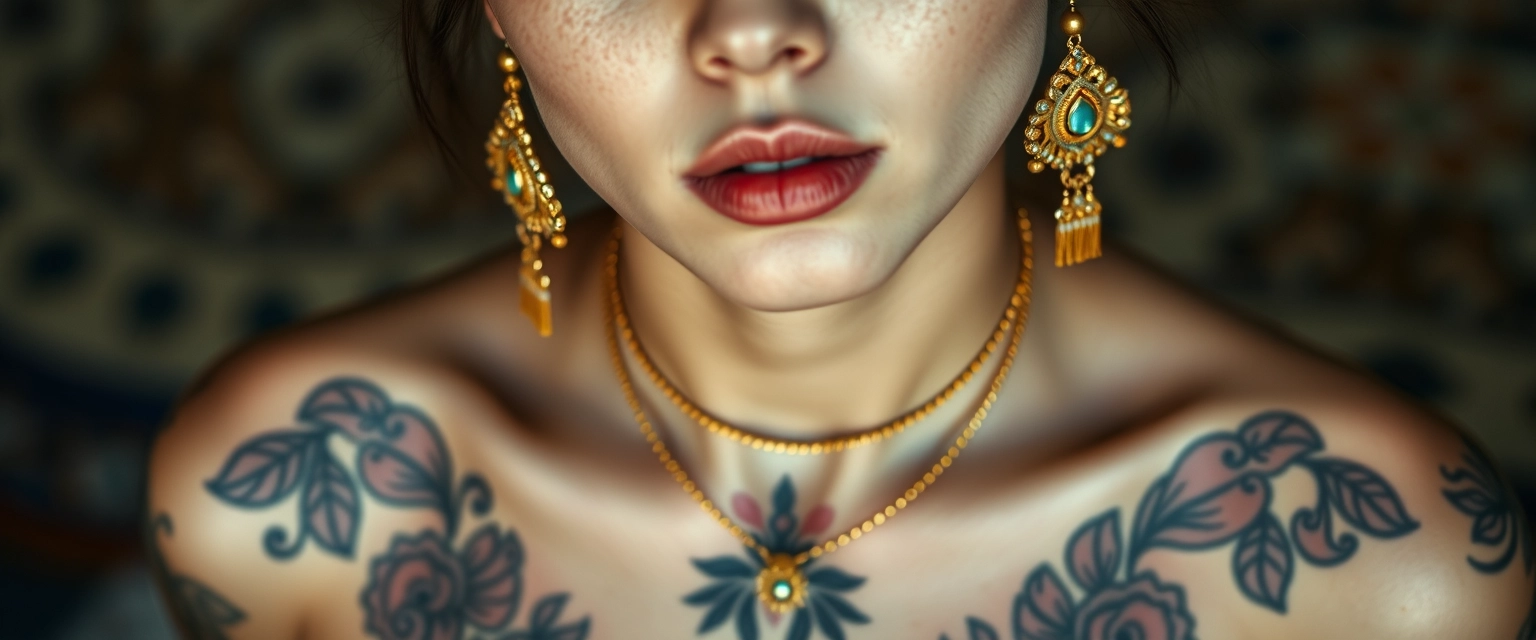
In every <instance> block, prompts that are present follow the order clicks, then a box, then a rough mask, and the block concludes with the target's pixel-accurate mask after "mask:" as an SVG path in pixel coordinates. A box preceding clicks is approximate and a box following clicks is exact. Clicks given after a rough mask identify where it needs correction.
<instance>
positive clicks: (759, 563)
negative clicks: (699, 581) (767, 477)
mask: <svg viewBox="0 0 1536 640" xmlns="http://www.w3.org/2000/svg"><path fill="white" fill-rule="evenodd" d="M772 502H773V511H772V512H771V513H770V514H768V515H767V517H766V518H764V521H763V530H762V531H751V532H750V533H751V535H752V539H753V540H756V541H757V543H758V544H761V545H763V546H764V547H765V548H767V549H768V550H769V551H770V552H772V553H785V554H791V555H793V554H797V553H800V552H802V551H805V550H807V549H810V548H811V547H813V546H815V545H816V543H815V542H814V541H812V540H807V539H804V538H801V537H800V535H799V534H800V517H799V516H797V515H795V512H794V509H795V502H796V496H795V487H794V484H793V483H792V482H791V480H790V478H789V476H788V475H787V474H786V475H785V476H783V477H782V478H780V479H779V482H778V483H777V484H775V485H774V489H773V494H772ZM781 521H782V522H784V523H787V524H786V526H783V527H779V526H777V524H778V523H780V522H781ZM743 549H744V550H745V555H746V559H742V558H741V557H738V556H716V557H713V558H692V559H690V560H691V562H692V563H693V566H694V568H695V569H698V570H699V572H700V573H703V574H704V575H706V576H708V577H710V578H712V579H713V582H710V583H709V584H706V585H704V586H703V587H700V588H699V589H696V590H694V591H693V592H691V593H688V594H687V595H685V596H683V604H686V605H688V606H690V607H704V608H705V612H704V616H703V618H701V619H700V620H699V626H698V628H697V629H696V630H695V634H696V635H704V634H706V633H709V632H711V631H714V630H715V629H717V628H719V627H721V626H723V625H724V624H725V623H726V622H728V621H730V620H731V619H732V618H734V619H735V621H736V635H737V637H738V638H739V639H740V640H757V638H758V635H759V633H760V632H759V629H758V626H757V609H758V606H759V603H758V598H757V586H756V580H757V574H758V571H760V570H761V569H762V567H763V560H762V558H761V557H760V556H759V555H758V553H757V551H756V550H754V549H752V548H751V547H743ZM800 570H801V571H802V572H803V573H804V574H805V578H806V582H807V590H806V591H807V592H806V606H804V607H801V608H799V609H796V610H795V612H794V614H793V615H792V616H791V617H790V621H789V629H788V631H787V633H786V635H785V640H807V639H808V638H810V637H811V632H812V631H813V629H819V630H820V631H821V633H822V635H824V636H826V637H827V638H829V639H831V640H842V639H843V638H845V637H846V634H845V633H844V631H843V623H844V622H847V623H850V624H868V623H869V621H870V619H869V616H867V615H865V614H864V612H862V611H860V610H859V609H858V608H857V607H855V606H854V605H853V604H852V603H850V602H848V601H847V600H846V599H844V598H843V597H842V596H841V595H838V594H840V593H847V592H849V591H854V590H856V589H858V588H859V587H861V586H863V584H864V581H865V578H863V577H859V576H853V575H850V574H848V573H845V572H844V571H843V570H841V569H838V568H836V567H831V566H825V565H822V566H820V567H819V568H818V567H817V561H816V560H811V561H809V562H807V563H805V564H804V565H801V567H800ZM738 598H739V600H738Z"/></svg>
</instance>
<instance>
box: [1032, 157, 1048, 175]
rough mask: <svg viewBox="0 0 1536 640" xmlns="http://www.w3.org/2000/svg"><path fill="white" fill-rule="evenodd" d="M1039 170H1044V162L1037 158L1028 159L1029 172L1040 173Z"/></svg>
mask: <svg viewBox="0 0 1536 640" xmlns="http://www.w3.org/2000/svg"><path fill="white" fill-rule="evenodd" d="M1041 171H1045V163H1044V162H1041V161H1039V160H1030V161H1029V172H1030V173H1040V172H1041Z"/></svg>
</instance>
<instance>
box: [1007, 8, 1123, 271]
mask: <svg viewBox="0 0 1536 640" xmlns="http://www.w3.org/2000/svg"><path fill="white" fill-rule="evenodd" d="M1061 30H1062V31H1065V32H1066V34H1067V57H1066V58H1065V59H1063V60H1062V61H1061V66H1060V67H1058V68H1057V72H1056V74H1055V75H1053V76H1051V80H1050V83H1049V84H1048V85H1047V89H1046V92H1045V98H1043V99H1041V100H1040V101H1039V102H1037V103H1035V112H1034V113H1032V114H1030V116H1029V128H1027V129H1025V130H1024V150H1025V151H1027V152H1028V153H1029V155H1031V156H1033V157H1034V159H1033V160H1030V162H1029V170H1030V171H1031V172H1033V173H1040V172H1041V171H1045V168H1046V167H1050V168H1052V169H1056V170H1058V171H1061V186H1062V192H1061V207H1060V208H1058V209H1056V266H1058V267H1065V266H1071V265H1074V264H1077V263H1079V262H1086V261H1088V260H1092V259H1094V258H1097V257H1099V256H1100V255H1103V252H1104V251H1103V248H1104V247H1103V244H1102V242H1101V240H1100V237H1099V227H1100V224H1099V214H1100V213H1101V212H1102V210H1103V207H1102V206H1101V205H1100V204H1099V201H1098V199H1097V198H1095V197H1094V195H1093V185H1092V184H1091V182H1092V180H1093V176H1094V173H1095V171H1094V166H1093V159H1094V158H1095V157H1097V156H1102V155H1104V152H1105V151H1107V150H1109V147H1110V146H1111V145H1112V146H1114V147H1117V148H1118V147H1123V146H1125V135H1124V133H1125V130H1126V129H1128V128H1130V126H1131V100H1130V98H1129V97H1128V96H1127V95H1126V92H1125V87H1122V86H1120V83H1119V81H1117V80H1115V79H1114V78H1112V77H1109V75H1108V73H1106V72H1105V71H1104V67H1101V66H1099V65H1098V64H1097V63H1096V62H1095V61H1094V58H1093V56H1091V55H1089V54H1088V52H1087V51H1084V50H1083V46H1082V44H1083V35H1082V33H1083V15H1082V14H1080V13H1078V12H1077V3H1076V1H1075V0H1074V1H1073V2H1072V3H1071V6H1069V7H1068V8H1067V12H1066V13H1064V14H1062V16H1061ZM1079 166H1080V167H1081V171H1079V172H1074V171H1073V170H1074V169H1077V168H1078V167H1079Z"/></svg>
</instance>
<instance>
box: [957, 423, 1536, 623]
mask: <svg viewBox="0 0 1536 640" xmlns="http://www.w3.org/2000/svg"><path fill="white" fill-rule="evenodd" d="M1213 442H1220V443H1227V444H1230V445H1232V446H1233V447H1234V448H1232V449H1228V450H1222V451H1221V452H1220V461H1221V463H1222V464H1224V465H1226V466H1227V467H1228V468H1229V469H1232V470H1234V471H1242V470H1243V469H1245V467H1248V465H1249V464H1250V463H1254V464H1257V465H1259V466H1258V468H1256V469H1252V470H1248V471H1243V472H1241V473H1237V474H1236V475H1234V477H1233V478H1232V479H1231V480H1228V481H1226V482H1223V483H1222V484H1220V485H1218V486H1216V487H1213V488H1212V489H1210V490H1208V491H1206V492H1205V493H1203V494H1201V495H1198V496H1194V497H1193V498H1191V499H1189V500H1187V501H1186V502H1185V503H1184V504H1183V505H1181V506H1179V507H1178V508H1177V509H1174V510H1173V511H1169V508H1168V507H1169V505H1170V504H1173V502H1174V501H1176V500H1179V499H1181V498H1183V496H1181V495H1178V493H1177V492H1178V491H1181V490H1182V487H1177V488H1173V489H1171V490H1170V488H1169V484H1170V483H1171V482H1172V480H1173V478H1174V477H1176V474H1177V472H1178V471H1179V470H1180V469H1181V465H1183V464H1184V463H1185V461H1186V460H1188V458H1189V456H1190V455H1192V454H1193V453H1194V452H1195V451H1196V450H1197V449H1199V448H1200V447H1202V446H1206V445H1209V444H1210V443H1213ZM1282 446H1284V447H1287V448H1288V451H1287V453H1288V454H1289V457H1288V458H1287V459H1284V460H1279V461H1278V462H1277V461H1276V460H1275V459H1272V458H1271V456H1272V455H1273V454H1274V453H1275V452H1276V451H1277V450H1278V448H1279V447H1282ZM1323 449H1324V444H1323V440H1322V436H1321V434H1319V433H1318V431H1317V429H1316V428H1315V427H1314V426H1313V425H1312V424H1311V423H1310V422H1308V421H1307V420H1306V419H1305V418H1302V417H1301V416H1299V415H1297V414H1294V413H1291V412H1288V411H1284V410H1273V411H1265V412H1262V413H1259V414H1256V415H1254V416H1253V417H1250V418H1248V419H1247V420H1245V421H1243V423H1242V424H1241V425H1239V427H1238V428H1237V429H1236V430H1235V431H1233V432H1220V433H1213V434H1208V435H1205V436H1202V437H1200V438H1197V439H1195V440H1194V441H1193V442H1191V443H1189V444H1188V445H1186V446H1185V447H1184V448H1183V449H1181V450H1180V452H1179V454H1178V455H1177V456H1176V457H1175V460H1174V464H1173V465H1172V467H1171V468H1170V470H1169V471H1168V472H1166V473H1164V474H1162V475H1160V476H1158V477H1157V478H1156V479H1155V480H1153V481H1152V483H1151V484H1150V485H1149V486H1148V488H1147V490H1146V492H1145V493H1143V494H1142V496H1141V498H1140V499H1139V500H1138V502H1137V507H1136V516H1135V518H1134V519H1133V520H1132V521H1131V535H1130V541H1129V543H1128V544H1126V552H1125V553H1124V558H1125V576H1126V578H1125V582H1124V583H1123V584H1130V583H1132V582H1134V581H1136V580H1140V579H1143V578H1145V579H1148V580H1150V581H1151V583H1152V585H1153V587H1154V589H1155V590H1157V591H1158V592H1166V593H1169V594H1173V596H1174V597H1175V600H1176V602H1178V603H1180V609H1179V612H1180V613H1181V614H1182V615H1184V616H1185V617H1186V618H1187V620H1188V622H1189V636H1188V637H1189V638H1193V637H1194V623H1195V621H1194V619H1193V617H1192V616H1189V615H1188V607H1187V602H1188V601H1187V600H1186V599H1185V598H1184V595H1185V593H1184V589H1183V587H1182V586H1181V585H1177V584H1172V583H1163V582H1162V581H1161V580H1160V579H1159V578H1158V577H1157V575H1156V573H1154V572H1152V571H1138V570H1137V565H1138V564H1139V561H1140V559H1141V557H1142V555H1143V554H1144V553H1145V552H1146V551H1148V550H1150V549H1152V548H1156V547H1164V548H1170V549H1175V550H1203V549H1211V548H1214V547H1218V546H1222V545H1225V544H1227V543H1229V542H1232V541H1234V540H1236V541H1237V543H1236V544H1235V545H1233V546H1234V549H1233V556H1232V571H1233V577H1234V580H1235V581H1236V582H1237V586H1238V589H1239V591H1240V592H1241V593H1243V595H1244V597H1246V598H1247V599H1248V600H1250V601H1252V602H1254V603H1256V604H1259V605H1261V606H1263V607H1265V608H1268V609H1270V610H1272V611H1275V612H1276V613H1277V614H1280V615H1284V614H1285V613H1286V610H1287V605H1286V595H1287V593H1288V592H1289V589H1290V585H1291V582H1292V579H1293V578H1294V571H1295V560H1294V555H1300V556H1301V557H1302V558H1303V559H1305V560H1306V561H1307V562H1309V563H1310V564H1312V565H1314V566H1319V567H1330V566H1336V565H1338V564H1340V563H1342V562H1344V561H1345V560H1347V559H1348V558H1349V557H1350V556H1351V555H1353V554H1354V552H1355V550H1356V549H1357V548H1358V547H1359V539H1358V537H1357V536H1356V535H1355V534H1353V533H1349V532H1345V533H1343V534H1342V535H1340V536H1338V537H1335V535H1334V531H1333V513H1334V512H1335V511H1338V512H1339V516H1340V517H1341V518H1342V519H1343V520H1344V521H1345V522H1346V523H1348V524H1349V525H1350V526H1351V527H1353V528H1354V529H1355V530H1356V531H1358V532H1360V533H1363V534H1365V535H1368V536H1371V537H1374V538H1378V539H1383V540H1387V539H1395V538H1400V537H1402V536H1405V535H1408V534H1410V533H1412V532H1414V531H1416V530H1418V529H1419V527H1420V523H1419V522H1418V521H1417V520H1415V519H1413V518H1412V517H1411V516H1410V515H1409V514H1408V511H1407V509H1406V507H1405V506H1404V504H1403V501H1402V498H1401V496H1399V495H1398V494H1397V491H1396V489H1395V488H1393V487H1392V486H1391V484H1390V483H1388V482H1387V481H1386V480H1385V479H1384V478H1382V477H1381V475H1380V474H1378V473H1376V472H1375V471H1374V470H1372V469H1370V468H1369V467H1366V466H1365V465H1362V464H1359V463H1357V462H1354V461H1352V460H1346V459H1343V458H1319V457H1315V455H1316V454H1318V453H1320V452H1322V451H1323ZM1297 465H1299V466H1301V467H1303V468H1305V469H1306V470H1307V471H1308V472H1309V474H1310V475H1311V476H1312V478H1313V481H1314V483H1315V492H1316V496H1317V498H1316V502H1315V503H1314V506H1313V507H1310V508H1308V507H1303V508H1301V509H1298V510H1297V512H1296V513H1295V514H1293V517H1292V518H1291V526H1290V529H1289V530H1287V529H1286V527H1285V526H1284V523H1283V521H1282V520H1281V519H1280V518H1279V517H1277V516H1276V515H1275V514H1274V512H1273V509H1272V506H1273V491H1272V490H1271V485H1270V478H1272V477H1275V476H1278V475H1280V474H1282V473H1284V472H1285V471H1286V470H1287V469H1289V468H1291V467H1293V466H1297ZM1234 488H1237V489H1240V490H1246V491H1250V492H1251V491H1263V492H1264V504H1263V505H1262V508H1261V509H1260V510H1259V511H1258V515H1257V516H1255V517H1254V519H1253V521H1252V522H1249V523H1247V524H1246V525H1244V526H1243V527H1242V528H1240V529H1238V530H1237V531H1236V532H1234V533H1231V534H1228V535H1223V536H1221V537H1220V538H1218V539H1215V540H1212V541H1209V542H1203V543H1198V544H1186V543H1178V542H1172V541H1167V540H1161V541H1160V540H1156V536H1157V535H1158V534H1159V533H1160V532H1162V531H1165V530H1167V529H1169V528H1171V527H1174V526H1182V525H1181V523H1180V518H1179V517H1176V516H1180V515H1181V514H1182V512H1184V511H1187V510H1190V509H1193V508H1196V507H1198V506H1199V505H1200V504H1202V503H1203V502H1205V501H1206V500H1208V499H1209V498H1210V497H1214V496H1216V495H1220V493H1221V492H1224V491H1229V490H1233V489H1234ZM1170 491H1172V492H1173V495H1170ZM1366 494H1370V496H1372V497H1373V499H1372V500H1369V501H1367V500H1365V499H1364V498H1362V496H1365V495H1366ZM1365 502H1369V504H1365ZM1365 509H1373V510H1374V511H1373V515H1375V516H1377V518H1376V520H1377V521H1378V522H1382V523H1384V526H1374V525H1373V524H1372V523H1371V522H1370V521H1369V520H1368V519H1366V518H1364V517H1362V513H1364V510H1365ZM1184 515H1189V514H1184ZM1194 515H1203V514H1194ZM1106 522H1112V523H1114V525H1115V526H1116V529H1117V533H1116V535H1115V536H1114V543H1115V544H1119V543H1120V538H1119V534H1118V526H1119V508H1118V507H1116V508H1113V509H1110V510H1108V511H1105V512H1104V513H1101V514H1099V515H1096V516H1094V517H1092V518H1090V519H1088V520H1087V521H1086V522H1084V523H1083V524H1082V525H1080V526H1078V527H1077V529H1075V530H1074V531H1073V532H1072V535H1071V536H1070V537H1069V539H1068V541H1067V544H1066V547H1065V551H1064V552H1063V563H1064V566H1066V567H1067V568H1068V575H1069V576H1070V577H1071V578H1072V580H1073V581H1074V582H1075V583H1077V584H1078V586H1079V587H1081V588H1082V589H1083V591H1084V592H1086V596H1085V597H1084V598H1083V599H1082V600H1081V601H1078V602H1077V603H1074V601H1073V598H1072V593H1071V592H1070V591H1069V590H1068V588H1067V586H1066V584H1065V583H1064V582H1063V581H1062V580H1061V578H1060V577H1059V576H1058V575H1057V574H1056V571H1055V569H1054V568H1052V567H1051V565H1050V564H1049V563H1042V564H1040V565H1038V566H1037V567H1036V568H1035V569H1033V570H1032V571H1030V573H1029V575H1028V576H1027V577H1026V578H1025V580H1024V586H1023V587H1022V588H1021V590H1020V591H1019V593H1018V594H1017V595H1015V597H1014V604H1013V613H1012V631H1013V636H1014V638H1015V640H1068V639H1070V638H1072V637H1075V636H1074V635H1073V632H1074V629H1072V628H1070V627H1071V626H1072V625H1075V624H1077V620H1076V613H1075V612H1076V610H1077V609H1078V608H1079V607H1082V606H1087V604H1088V603H1089V601H1090V600H1092V599H1093V598H1094V595H1095V594H1096V593H1098V592H1101V591H1103V590H1105V589H1106V588H1108V587H1109V586H1112V585H1113V584H1114V583H1110V584H1104V583H1103V581H1102V580H1101V579H1098V578H1096V577H1095V576H1079V575H1078V571H1077V569H1076V567H1075V566H1074V563H1073V550H1074V548H1075V547H1077V545H1079V544H1086V545H1090V548H1091V550H1092V552H1093V555H1094V562H1095V563H1098V562H1099V558H1100V557H1101V552H1102V551H1103V550H1102V549H1100V546H1101V545H1100V540H1099V538H1098V537H1097V536H1096V532H1097V531H1098V530H1099V529H1100V528H1101V527H1102V526H1103V525H1104V524H1105V523H1106ZM1184 524H1187V525H1188V526H1191V527H1194V528H1197V529H1200V528H1203V530H1205V531H1211V530H1212V529H1211V528H1210V527H1208V526H1202V525H1201V524H1200V521H1199V520H1198V518H1196V519H1193V520H1192V522H1190V523H1184ZM1303 530H1306V531H1313V532H1318V531H1320V532H1321V533H1322V535H1323V539H1324V540H1325V541H1326V543H1327V545H1328V547H1329V548H1330V549H1331V550H1332V551H1334V552H1335V553H1334V555H1332V556H1331V557H1317V556H1314V555H1312V554H1311V553H1309V552H1308V551H1307V549H1306V547H1304V546H1302V545H1299V544H1295V543H1294V542H1292V541H1291V540H1290V539H1287V537H1286V534H1287V533H1289V534H1290V538H1297V537H1299V536H1300V533H1301V531H1303ZM1085 536H1093V538H1092V539H1091V540H1089V539H1085V538H1084V537H1085ZM1277 542H1283V543H1284V544H1283V547H1284V553H1282V554H1279V555H1280V557H1282V558H1283V560H1282V561H1278V564H1277V563H1276V562H1271V561H1270V560H1271V557H1270V556H1269V555H1268V554H1266V553H1264V552H1265V551H1266V550H1265V549H1256V550H1255V549H1251V547H1252V546H1253V545H1258V544H1266V545H1273V544H1276V543H1277ZM1245 550H1250V551H1252V552H1253V554H1254V557H1253V558H1252V559H1251V561H1250V562H1243V561H1242V556H1243V552H1244V551H1245ZM1105 555H1115V554H1105ZM1254 562H1258V563H1266V562H1267V564H1268V566H1267V567H1264V566H1259V567H1254V566H1252V565H1253V564H1254ZM1098 569H1099V567H1097V566H1096V567H1095V571H1097V570H1098ZM1249 569H1254V570H1279V571H1281V572H1282V576H1281V578H1282V579H1281V586H1280V587H1279V590H1278V592H1277V593H1273V594H1271V593H1251V592H1249V590H1248V588H1247V587H1246V586H1245V584H1244V581H1243V571H1245V570H1249ZM1261 577H1262V576H1261ZM1047 582H1048V583H1049V584H1047ZM1265 582H1266V581H1263V580H1260V581H1259V584H1260V585H1262V584H1264V583H1265ZM1035 592H1042V593H1045V592H1057V593H1059V594H1060V597H1061V599H1062V601H1061V602H1059V603H1057V604H1058V605H1059V606H1061V607H1065V609H1064V610H1059V611H1044V610H1042V609H1041V606H1040V603H1037V602H1035V601H1034V599H1033V598H1032V596H1031V594H1032V593H1035ZM1026 613H1027V614H1028V616H1029V617H1028V619H1029V620H1030V621H1031V624H1038V625H1041V633H1042V634H1044V635H1038V634H1034V633H1031V632H1030V631H1029V630H1027V629H1025V628H1024V627H1023V626H1022V625H1023V621H1024V620H1025V614H1026ZM1532 615H1533V619H1536V612H1533V614H1532ZM1527 624H1528V626H1532V625H1536V622H1528V623H1527ZM966 628H967V633H968V634H969V637H970V640H997V639H998V638H999V636H998V633H997V630H996V629H995V628H994V627H992V626H991V625H990V624H988V623H987V622H985V621H984V620H981V619H980V618H976V617H974V616H972V617H967V618H966ZM940 638H941V640H948V636H947V635H940ZM1521 640H1536V638H1533V639H1527V638H1524V637H1522V638H1521Z"/></svg>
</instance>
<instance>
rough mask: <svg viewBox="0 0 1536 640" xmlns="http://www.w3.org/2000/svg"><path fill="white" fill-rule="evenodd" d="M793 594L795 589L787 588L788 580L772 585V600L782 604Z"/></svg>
mask: <svg viewBox="0 0 1536 640" xmlns="http://www.w3.org/2000/svg"><path fill="white" fill-rule="evenodd" d="M794 594H795V588H794V587H791V586H789V581H788V580H780V581H778V582H775V583H773V599H774V600H778V601H780V602H783V601H785V600H788V599H789V597H790V596H792V595H794Z"/></svg>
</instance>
